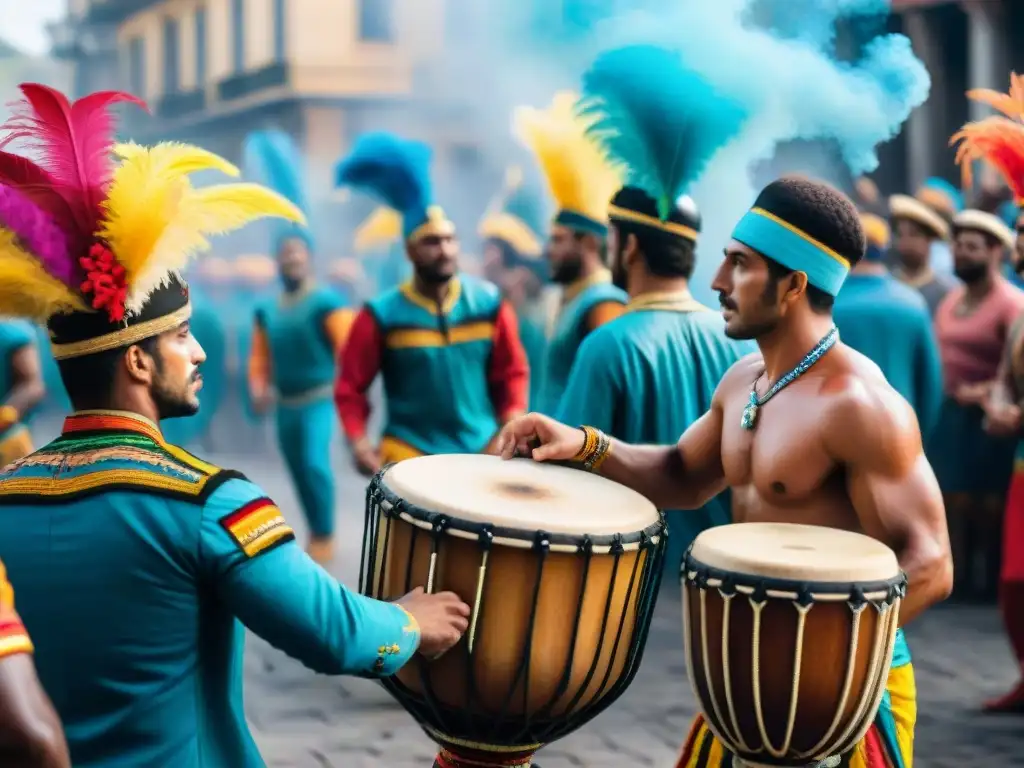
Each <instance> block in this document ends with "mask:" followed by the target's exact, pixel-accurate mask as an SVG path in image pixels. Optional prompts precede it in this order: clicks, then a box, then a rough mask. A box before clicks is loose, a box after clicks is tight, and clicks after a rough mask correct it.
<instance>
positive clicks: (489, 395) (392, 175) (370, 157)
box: [335, 132, 528, 473]
mask: <svg viewBox="0 0 1024 768" xmlns="http://www.w3.org/2000/svg"><path fill="white" fill-rule="evenodd" d="M431 154H432V153H431V151H430V148H429V147H428V146H427V145H426V144H424V143H422V142H419V141H413V140H408V139H404V138H401V137H399V136H395V135H393V134H390V133H384V132H379V133H368V134H364V135H363V136H361V137H360V138H359V139H358V140H357V141H356V144H355V146H354V147H353V148H352V151H351V153H350V154H349V155H348V156H347V157H345V158H343V159H342V160H341V161H340V162H339V163H338V167H337V172H336V173H337V176H336V178H337V183H338V185H339V186H345V187H352V188H354V189H357V190H361V191H363V192H366V193H368V194H370V195H372V196H374V197H375V198H377V199H378V201H380V202H381V203H383V204H385V205H387V206H388V207H389V208H390V209H391V210H393V211H395V212H397V213H398V214H399V215H400V216H401V222H402V238H403V240H404V242H405V252H406V254H407V256H408V258H409V261H410V262H411V263H412V268H413V276H412V279H410V280H409V281H407V282H405V283H403V284H402V285H400V286H397V287H395V288H392V289H390V290H386V291H384V292H383V293H382V294H380V295H379V296H377V297H375V298H373V299H371V300H370V301H368V302H367V303H366V305H365V306H364V307H363V309H362V311H361V312H360V313H359V315H358V316H357V317H356V320H355V322H354V324H353V326H352V330H351V333H350V334H349V341H348V344H347V345H346V347H345V352H344V355H343V357H342V364H341V372H340V374H339V377H338V382H337V387H336V393H335V397H336V401H337V406H338V412H339V414H340V416H341V421H342V424H343V426H344V428H345V433H346V434H347V435H348V439H349V442H350V444H351V445H352V449H353V454H354V459H355V461H356V465H357V467H358V468H359V469H360V471H362V472H365V473H373V472H376V471H377V470H378V469H380V467H381V466H382V464H385V463H388V462H392V461H400V460H402V459H406V458H410V457H413V456H421V455H424V454H437V453H477V452H480V451H483V450H485V449H486V448H487V447H488V445H489V444H490V442H491V440H492V438H494V436H495V434H496V433H497V431H498V429H499V428H500V426H501V425H502V424H504V423H505V422H506V421H507V420H508V419H510V418H512V417H513V416H515V415H517V414H520V413H522V412H523V411H525V409H526V392H527V386H528V371H527V364H526V355H525V353H524V351H523V347H522V343H521V342H520V340H519V328H518V323H517V322H516V316H515V312H514V310H513V309H512V307H511V306H509V304H508V303H507V302H506V301H504V300H503V299H502V298H501V295H500V293H499V291H498V288H497V286H495V285H493V284H491V283H488V282H485V281H483V280H479V279H476V278H473V277H470V276H469V275H465V274H461V273H460V272H459V263H458V259H459V246H458V240H457V239H456V236H455V225H454V224H453V223H452V221H451V220H450V219H449V218H448V216H447V215H446V214H445V212H444V210H443V209H442V208H441V207H440V206H439V205H437V204H436V202H435V200H434V197H433V189H432V186H431V183H430V162H431ZM378 374H380V375H382V376H383V379H384V394H385V398H386V399H387V414H388V415H387V422H386V423H385V426H384V435H383V437H382V439H381V443H380V446H379V448H378V447H376V446H374V444H373V442H372V440H371V438H370V436H369V435H368V433H367V420H368V418H369V414H370V401H369V398H368V395H367V392H368V390H369V388H370V385H371V384H372V383H373V381H374V379H376V378H377V375H378Z"/></svg>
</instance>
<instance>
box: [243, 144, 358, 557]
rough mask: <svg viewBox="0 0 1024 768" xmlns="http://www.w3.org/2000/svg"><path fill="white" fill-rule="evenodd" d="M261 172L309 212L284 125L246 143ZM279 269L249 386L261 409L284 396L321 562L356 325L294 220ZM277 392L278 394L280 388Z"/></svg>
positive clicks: (328, 539) (329, 549) (283, 413)
mask: <svg viewBox="0 0 1024 768" xmlns="http://www.w3.org/2000/svg"><path fill="white" fill-rule="evenodd" d="M245 159H246V165H247V167H248V168H249V169H250V170H251V172H252V173H253V175H254V177H255V178H257V179H259V180H260V181H261V182H263V183H264V184H267V185H268V186H269V187H271V188H272V189H275V190H277V191H278V192H279V193H280V194H282V195H284V196H285V197H287V198H288V199H289V200H291V201H292V202H294V203H295V204H296V206H298V207H299V208H300V209H303V210H308V209H309V205H308V202H307V201H306V188H305V182H304V178H303V174H302V168H303V164H304V159H303V157H302V155H301V152H300V151H299V149H298V147H296V146H295V143H294V142H293V141H292V139H291V138H290V137H289V136H288V135H287V134H285V133H282V132H280V131H258V132H255V133H252V134H250V135H249V136H248V137H247V138H246V141H245ZM274 245H275V252H276V254H277V272H278V275H279V277H280V281H281V285H282V288H283V290H282V291H281V293H280V294H279V295H278V296H277V297H276V298H274V299H272V300H270V301H267V302H264V303H263V304H261V305H260V306H258V307H257V308H256V311H255V314H254V321H253V322H254V324H253V336H252V348H251V350H250V358H249V387H250V391H251V394H252V399H253V402H254V404H255V405H256V407H257V409H258V410H266V409H267V408H268V407H269V405H270V402H271V398H272V397H275V396H276V401H277V402H276V405H277V439H278V445H279V447H280V449H281V453H282V455H283V456H284V459H285V465H286V466H287V467H288V472H289V474H290V475H291V478H292V482H293V483H294V484H295V490H296V493H297V495H298V497H299V500H300V502H301V504H302V509H303V512H304V513H305V515H306V522H307V524H308V525H309V529H310V533H311V538H310V542H309V545H308V551H309V554H310V556H311V557H312V558H313V559H314V560H316V561H317V562H320V563H326V562H329V561H330V560H331V559H332V557H333V554H334V539H333V536H334V487H335V486H334V472H333V471H332V469H331V464H330V460H331V443H332V442H333V440H334V438H335V435H336V433H337V419H336V418H335V415H334V404H333V394H334V377H335V367H336V365H335V364H336V361H337V359H338V356H339V355H340V353H341V348H342V346H343V344H344V341H345V336H346V334H347V332H348V329H349V327H350V325H351V316H350V314H349V313H348V312H347V310H346V308H345V305H344V302H343V301H342V298H341V296H340V295H339V294H338V292H337V291H335V290H334V289H333V288H332V287H330V286H328V285H323V284H318V283H317V281H316V279H315V276H314V273H313V263H312V250H313V236H312V233H311V232H310V231H309V229H308V228H306V227H298V226H294V225H289V226H285V227H282V228H280V229H279V230H278V231H277V232H276V233H275V244H274ZM272 393H273V394H272Z"/></svg>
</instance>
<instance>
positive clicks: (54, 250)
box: [0, 184, 81, 288]
mask: <svg viewBox="0 0 1024 768" xmlns="http://www.w3.org/2000/svg"><path fill="white" fill-rule="evenodd" d="M0 226H3V227H6V228H7V229H9V230H10V231H11V232H13V233H14V235H15V236H16V237H17V238H18V241H19V242H20V243H21V245H22V247H23V248H25V249H26V250H27V251H28V252H29V253H31V254H32V255H33V256H35V257H36V258H37V259H39V263H40V264H41V265H42V266H43V269H45V270H46V271H47V272H48V273H49V274H50V275H51V276H53V277H55V278H57V279H58V280H60V281H61V282H62V283H64V285H66V286H68V287H69V288H74V287H77V285H78V283H79V282H80V281H81V275H80V269H79V268H78V265H77V263H76V261H75V259H73V258H72V255H71V250H70V248H69V244H68V236H67V234H66V233H65V232H64V231H63V230H62V229H61V228H60V227H59V226H58V225H57V223H56V222H54V220H53V219H51V218H50V217H49V216H47V215H46V213H45V212H44V211H43V210H42V209H40V208H39V207H38V206H36V205H35V204H34V203H33V202H32V201H31V200H29V199H28V198H27V197H26V196H25V195H23V194H21V193H20V192H18V190H16V189H13V188H12V187H7V186H4V185H2V184H0Z"/></svg>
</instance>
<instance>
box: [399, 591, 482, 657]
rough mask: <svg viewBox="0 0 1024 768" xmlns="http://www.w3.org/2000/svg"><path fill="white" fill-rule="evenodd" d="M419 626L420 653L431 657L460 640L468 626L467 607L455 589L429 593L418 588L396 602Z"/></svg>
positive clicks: (468, 610) (468, 611)
mask: <svg viewBox="0 0 1024 768" xmlns="http://www.w3.org/2000/svg"><path fill="white" fill-rule="evenodd" d="M398 604H399V605H401V606H402V607H403V608H405V610H407V611H408V612H409V613H410V614H412V617H413V618H414V619H416V623H417V624H419V625H420V647H419V652H420V653H422V654H423V655H424V656H426V657H427V658H428V659H434V658H437V657H438V656H440V655H441V654H442V653H444V652H445V651H447V650H448V649H449V648H451V647H452V646H453V645H455V644H456V643H457V642H459V640H460V639H461V637H462V635H463V633H464V632H465V631H466V629H468V627H469V613H470V608H469V606H468V605H466V604H465V603H464V602H462V598H460V597H459V596H458V595H456V594H455V593H454V592H438V593H437V594H436V595H428V594H427V593H426V592H424V591H423V587H417V588H416V589H414V590H413V591H412V592H410V593H409V594H408V595H406V596H405V597H403V598H401V599H400V600H399V601H398Z"/></svg>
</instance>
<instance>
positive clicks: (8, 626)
mask: <svg viewBox="0 0 1024 768" xmlns="http://www.w3.org/2000/svg"><path fill="white" fill-rule="evenodd" d="M32 650H33V648H32V641H31V640H30V639H29V636H28V632H27V631H26V630H25V625H24V624H22V623H21V619H20V618H18V614H16V613H15V612H14V611H0V659H2V658H4V657H5V656H13V655H14V654H16V653H32Z"/></svg>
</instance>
